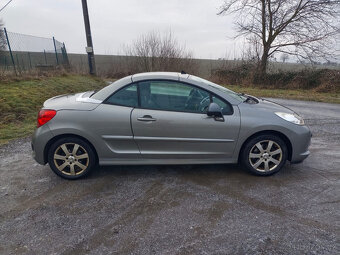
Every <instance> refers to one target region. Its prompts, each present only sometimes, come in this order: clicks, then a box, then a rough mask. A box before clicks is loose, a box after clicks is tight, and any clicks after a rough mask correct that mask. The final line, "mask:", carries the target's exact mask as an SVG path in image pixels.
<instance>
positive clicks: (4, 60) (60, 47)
mask: <svg viewBox="0 0 340 255" xmlns="http://www.w3.org/2000/svg"><path fill="white" fill-rule="evenodd" d="M60 66H63V67H66V68H67V67H68V66H69V61H68V56H67V52H66V47H65V44H64V43H61V42H59V41H58V40H56V39H55V38H54V37H53V38H45V37H38V36H32V35H25V34H19V33H14V32H10V31H7V30H6V29H1V30H0V71H1V72H2V73H6V72H7V73H12V72H14V73H16V74H22V73H25V72H29V71H32V70H34V69H35V70H43V71H49V70H55V69H56V68H58V67H60Z"/></svg>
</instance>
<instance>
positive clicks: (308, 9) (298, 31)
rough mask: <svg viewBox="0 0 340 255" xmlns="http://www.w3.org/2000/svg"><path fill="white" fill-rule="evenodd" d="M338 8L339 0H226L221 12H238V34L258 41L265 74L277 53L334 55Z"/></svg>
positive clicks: (301, 56)
mask: <svg viewBox="0 0 340 255" xmlns="http://www.w3.org/2000/svg"><path fill="white" fill-rule="evenodd" d="M339 9H340V1H339V0H225V1H224V4H223V5H222V6H221V10H220V12H219V13H218V14H219V15H221V14H237V15H235V16H236V21H235V24H236V27H237V32H238V35H237V36H246V37H247V38H248V40H249V41H250V43H252V44H254V45H256V49H255V51H256V53H257V58H258V61H259V65H258V66H259V70H258V71H259V73H260V74H262V75H263V74H264V73H266V71H267V63H268V60H269V58H270V57H272V56H273V55H274V54H275V53H283V54H289V55H295V56H297V57H298V58H299V59H305V60H310V61H312V60H313V59H317V58H321V57H323V58H327V57H330V56H331V57H334V55H332V51H331V50H332V46H331V43H332V42H334V40H335V37H336V35H338V34H339V31H340V30H339V14H340V13H339ZM326 42H327V43H326ZM259 46H260V47H259Z"/></svg>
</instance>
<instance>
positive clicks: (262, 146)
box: [241, 134, 288, 176]
mask: <svg viewBox="0 0 340 255" xmlns="http://www.w3.org/2000/svg"><path fill="white" fill-rule="evenodd" d="M287 156H288V150H287V146H286V144H285V142H284V141H283V140H282V139H281V138H280V137H278V136H276V135H269V134H268V135H259V136H257V137H254V138H252V139H250V140H249V141H248V142H247V143H246V144H245V146H244V148H243V150H242V152H241V164H242V165H243V166H244V167H245V168H246V169H248V170H249V171H250V172H252V173H254V174H257V175H262V176H266V175H272V174H274V173H277V172H278V171H280V170H281V168H282V167H283V166H284V164H285V163H286V160H287Z"/></svg>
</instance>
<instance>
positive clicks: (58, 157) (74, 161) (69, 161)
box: [48, 137, 96, 180]
mask: <svg viewBox="0 0 340 255" xmlns="http://www.w3.org/2000/svg"><path fill="white" fill-rule="evenodd" d="M48 164H49V165H50V167H51V169H52V170H53V172H54V173H56V174H57V175H59V176H60V177H62V178H65V179H68V180H75V179H79V178H82V177H84V176H86V175H87V174H89V173H90V172H91V171H92V170H93V168H95V166H96V155H95V152H94V150H93V149H92V147H91V146H90V145H89V144H88V143H87V142H85V141H84V140H82V139H80V138H77V137H64V138H61V139H59V140H57V141H56V142H54V143H53V144H52V146H51V147H50V149H49V151H48Z"/></svg>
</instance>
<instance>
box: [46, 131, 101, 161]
mask: <svg viewBox="0 0 340 255" xmlns="http://www.w3.org/2000/svg"><path fill="white" fill-rule="evenodd" d="M66 137H75V138H78V139H81V140H83V141H84V142H87V143H88V144H89V146H90V147H91V148H92V150H93V152H94V154H95V156H96V163H98V159H99V157H98V153H97V150H96V148H95V147H94V146H93V144H92V143H91V142H90V141H89V140H87V139H86V138H85V137H83V136H80V135H75V134H61V135H57V136H55V137H53V138H52V139H50V140H49V141H48V142H47V143H46V146H45V148H44V163H45V164H46V163H47V159H48V151H49V149H50V148H51V146H52V144H53V143H54V142H56V141H57V140H59V139H62V138H66Z"/></svg>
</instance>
